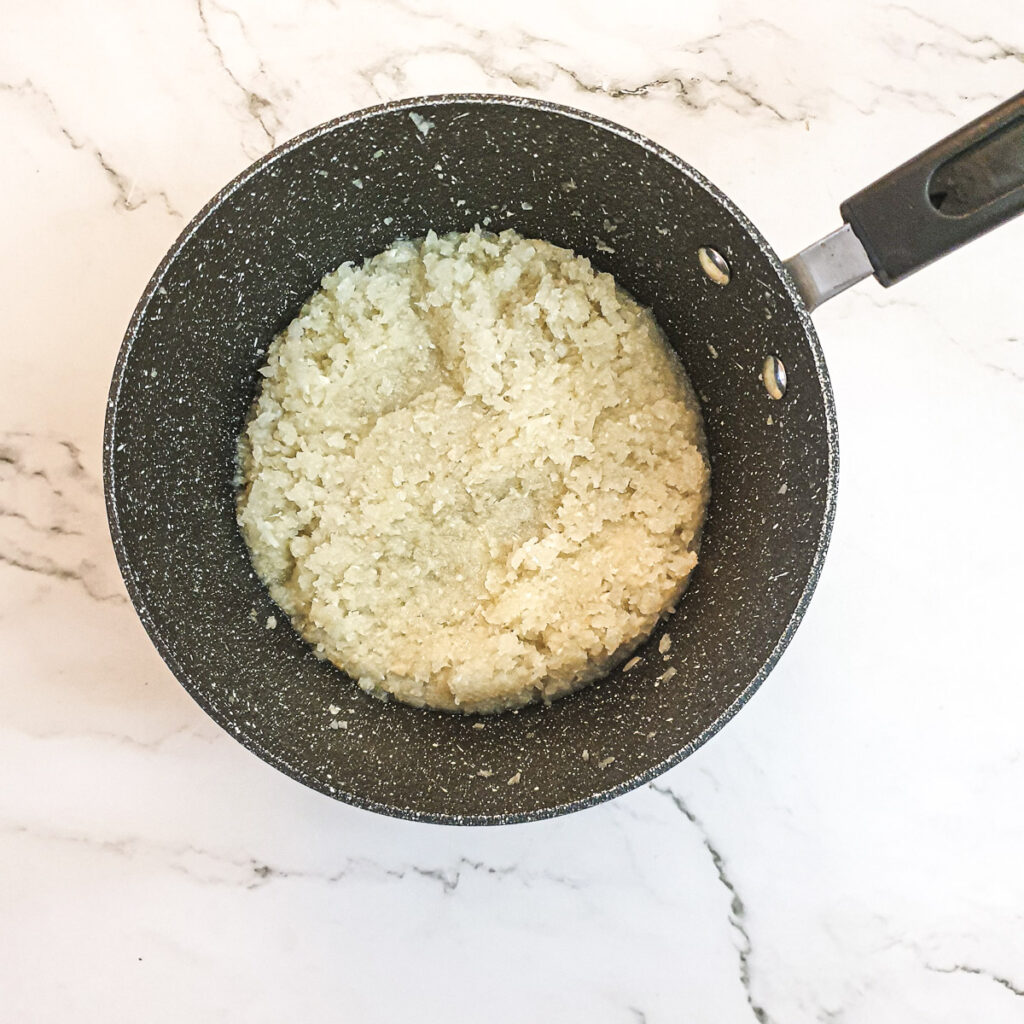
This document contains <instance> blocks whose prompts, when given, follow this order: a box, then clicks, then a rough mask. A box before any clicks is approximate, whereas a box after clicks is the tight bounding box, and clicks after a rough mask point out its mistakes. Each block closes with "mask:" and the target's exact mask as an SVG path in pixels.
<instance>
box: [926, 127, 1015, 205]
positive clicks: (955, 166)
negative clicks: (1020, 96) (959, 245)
mask: <svg viewBox="0 0 1024 1024" xmlns="http://www.w3.org/2000/svg"><path fill="white" fill-rule="evenodd" d="M1019 188H1024V117H1019V118H1017V119H1016V120H1015V121H1011V122H1010V123H1009V124H1007V125H1004V126H1003V127H1002V128H1000V129H999V131H997V132H995V133H994V134H992V135H990V136H989V137H988V138H987V139H983V140H982V141H981V142H977V143H975V144H974V145H973V146H971V147H969V148H968V149H965V150H964V151H963V152H962V153H957V155H956V156H954V157H952V158H950V159H949V160H947V161H946V162H945V163H944V164H940V165H939V166H938V167H937V168H936V169H935V172H934V173H933V174H932V176H931V178H930V179H929V181H928V201H929V202H930V203H931V204H932V207H933V208H934V209H935V210H936V211H937V212H938V213H940V214H942V216H943V217H966V216H968V215H969V214H972V213H975V212H977V211H978V210H980V209H981V208H982V207H983V206H986V205H988V204H989V203H991V202H994V201H995V200H997V199H1001V198H1003V197H1004V196H1007V195H1009V194H1010V193H1011V192H1014V191H1016V190H1017V189H1019Z"/></svg>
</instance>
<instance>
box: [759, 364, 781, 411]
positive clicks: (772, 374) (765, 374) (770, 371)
mask: <svg viewBox="0 0 1024 1024" xmlns="http://www.w3.org/2000/svg"><path fill="white" fill-rule="evenodd" d="M761 380H763V381H764V389H765V391H767V392H768V394H769V395H771V396H772V398H774V399H775V400H776V401H778V399H780V398H781V397H782V396H783V395H784V394H785V393H786V368H785V366H783V365H782V360H781V359H780V358H779V357H778V356H766V357H765V360H764V366H763V367H762V368H761Z"/></svg>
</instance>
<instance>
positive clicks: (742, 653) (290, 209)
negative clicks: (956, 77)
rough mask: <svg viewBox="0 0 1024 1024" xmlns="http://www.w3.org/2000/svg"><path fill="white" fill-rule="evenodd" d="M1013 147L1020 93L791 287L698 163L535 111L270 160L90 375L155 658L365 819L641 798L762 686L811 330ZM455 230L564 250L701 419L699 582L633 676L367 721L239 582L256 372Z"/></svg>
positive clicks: (938, 242)
mask: <svg viewBox="0 0 1024 1024" xmlns="http://www.w3.org/2000/svg"><path fill="white" fill-rule="evenodd" d="M1022 143H1024V94H1022V95H1021V96H1018V97H1017V98H1016V99H1014V100H1011V101H1010V102H1009V103H1006V104H1004V105H1003V106H1002V107H1000V108H998V109H997V110H995V111H993V112H992V113H991V114H989V115H987V116H986V117H985V118H982V119H981V120H980V121H978V122H975V123H974V124H972V125H970V126H968V127H967V128H966V129H964V130H963V131H961V132H959V133H957V134H956V135H955V136H953V137H952V138H950V139H948V140H946V141H945V142H943V143H940V144H939V145H938V146H937V147H935V148H934V149H932V150H930V151H929V152H927V153H925V154H923V155H922V156H921V157H919V158H917V159H916V160H913V161H911V162H910V163H908V164H906V165H905V166H904V167H902V168H900V169H899V170H897V171H895V172H893V173H892V174H891V175H889V176H888V177H886V178H883V179H882V180H880V181H879V182H877V183H876V184H874V185H872V186H871V187H870V188H868V189H867V190H865V191H864V192H862V193H860V194H859V195H857V196H855V197H854V198H853V199H851V200H849V202H848V203H846V204H845V205H844V206H843V208H842V213H843V219H844V222H845V226H844V228H842V229H840V231H838V232H836V233H835V234H834V235H832V236H829V238H827V239H824V240H822V242H820V243H818V244H817V245H815V246H812V247H811V248H810V249H808V250H805V251H804V253H802V254H800V256H798V257H795V258H794V259H793V260H792V261H790V262H789V264H788V268H787V265H784V264H783V262H782V261H781V260H779V258H778V257H777V256H776V255H775V253H774V252H773V251H772V249H771V247H770V246H769V245H768V243H767V242H766V241H765V240H764V239H763V238H762V237H761V235H760V233H759V232H758V231H757V229H756V228H755V227H754V226H753V225H752V224H751V223H750V222H749V221H748V220H747V219H746V217H744V216H743V214H742V213H741V212H740V211H739V210H738V209H737V208H736V207H735V206H734V205H733V203H732V202H730V200H729V199H728V198H726V196H724V195H723V194H722V193H721V192H719V191H718V189H716V188H715V187H714V186H713V185H712V184H711V183H710V182H708V181H706V180H705V179H704V178H703V177H702V176H701V175H700V174H699V173H698V172H697V171H695V170H694V169H693V168H691V167H689V166H688V165H687V164H685V163H683V162H682V161H681V160H679V159H678V158H677V157H675V156H673V155H672V154H671V153H668V152H666V151H665V150H664V149H661V148H660V147H658V146H656V145H654V144H653V143H651V142H650V141H648V140H647V139H644V138H642V137H640V136H638V135H636V134H635V133H633V132H631V131H628V130H627V129H625V128H622V127H620V126H619V125H616V124H612V123H610V122H607V121H603V120H601V119H600V118H596V117H592V116H591V115H589V114H585V113H582V112H580V111H578V110H572V109H569V108H565V107H559V106H555V105H553V104H550V103H543V102H538V101H534V100H526V99H519V98H512V97H503V96H476V95H455V96H440V97H432V98H428V99H419V100H406V101H401V102H397V103H390V104H386V105H384V106H380V107H375V108H373V109H370V110H365V111H362V112H360V113H357V114H353V115H351V116H349V117H344V118H340V119H339V120H337V121H332V122H330V123H328V124H325V125H322V126H321V127H319V128H315V129H313V130H312V131H310V132H307V133H306V134H305V135H302V136H300V137H298V138H296V139H294V140H292V141H291V142H288V143H286V144H285V145H283V146H281V147H279V148H278V149H276V150H274V151H273V152H272V153H270V154H269V155H268V156H266V157H265V158H263V159H262V160H260V161H258V162H257V163H256V164H254V165H253V166H252V167H251V168H249V170H247V171H245V172H244V173H243V174H242V175H240V176H239V177H238V178H236V179H235V180H234V181H233V182H231V184H230V185H228V186H227V187H226V188H224V189H223V191H221V192H220V193H219V194H218V195H217V196H215V197H214V198H213V200H211V202H210V203H209V204H208V205H207V206H206V207H205V208H204V209H203V210H202V211H201V212H200V213H199V215H198V216H197V217H196V218H195V219H194V220H193V221H192V223H191V224H189V226H188V227H187V228H186V229H185V231H184V232H183V233H182V235H181V237H180V238H179V239H178V240H177V241H176V242H175V244H174V246H173V247H172V248H171V250H170V252H169V253H168V254H167V256H166V257H165V258H164V260H163V262H162V263H161V264H160V266H159V267H158V268H157V271H156V273H155V274H154V275H153V278H152V280H151V281H150V283H149V285H148V287H147V288H146V291H145V294H144V295H143V296H142V299H141V301H140V302H139V305H138V308H137V309H136V311H135V314H134V316H133V317H132V320H131V324H130V325H129V327H128V331H127V334H126V336H125V339H124V344H123V346H122V348H121V352H120V356H119V358H118V360H117V366H116V369H115V371H114V377H113V382H112V385H111V390H110V398H109V403H108V409H107V419H106V434H105V440H104V470H105V483H106V498H107V510H108V514H109V520H110V529H111V534H112V536H113V541H114V547H115V549H116V552H117V558H118V561H119V563H120V566H121V571H122V573H123V574H124V579H125V583H126V585H127V587H128V592H129V593H130V595H131V598H132V601H133V602H134V604H135V607H136V608H137V610H138V613H139V615H140V617H141V619H142V622H143V623H144V625H145V627H146V629H147V630H148V631H149V634H150V636H151V637H152V639H153V642H154V643H155V644H156V646H157V648H158V649H159V651H160V653H161V654H162V656H163V658H164V660H165V661H166V662H167V664H168V665H169V666H170V668H171V670H172V671H173V672H174V674H175V675H176V676H177V678H178V679H179V680H180V681H181V683H182V685H183V686H184V687H185V688H186V689H187V690H188V691H189V693H191V694H192V696H193V697H194V698H195V699H196V700H197V701H198V702H199V704H200V705H201V706H202V707H203V708H204V709H205V710H206V711H207V712H208V713H209V714H210V715H211V716H212V717H213V718H214V719H215V720H216V721H217V722H219V723H220V724H221V725H222V726H223V727H224V728H225V729H227V730H228V731H229V732H230V733H231V734H232V735H234V736H235V737H236V738H237V739H238V740H239V741H240V742H241V743H243V744H244V745H245V746H246V747H248V748H249V749H250V750H252V751H253V752H254V753H256V754H257V755H259V756H260V757H261V758H263V759H264V760H266V761H268V762H270V763H271V764H273V765H275V766H276V767H277V768H279V769H281V770H282V771H284V772H286V773H287V774H289V775H291V776H293V777H294V778H296V779H298V780H299V781H301V782H303V783H305V784H306V785H308V786H311V787H313V788H315V789H318V790H320V791H322V792H324V793H327V794H330V795H331V796H333V797H336V798H337V799H339V800H344V801H348V802H349V803H353V804H357V805H359V806H362V807H366V808H370V809H372V810H376V811H381V812H384V813H387V814H393V815H399V816H402V817H407V818H415V819H421V820H427V821H436V822H447V823H453V824H497V823H503V822H514V821H524V820H528V819H535V818H543V817H548V816H551V815H556V814H561V813H565V812H567V811H572V810H575V809H578V808H581V807H585V806H587V805H589V804H593V803H596V802H598V801H600V800H605V799H607V798H609V797H612V796H615V795H616V794H619V793H623V792H625V791H626V790H629V789H631V788H632V787H634V786H637V785H640V784H641V783H643V782H645V781H647V780H649V779H652V778H654V777H655V776H656V775H658V774H659V773H660V772H663V771H664V770H665V769H666V768H668V767H670V766H671V765H673V764H675V763H676V762H678V761H679V760H681V759H682V758H684V757H686V756H687V755H688V754H690V753H691V752H692V751H693V750H695V749H696V748H697V747H699V746H700V745H701V744H702V743H704V742H705V741H706V740H707V739H708V738H709V737H710V736H712V735H713V734H714V733H715V732H717V731H718V730H719V729H720V728H721V727H722V726H723V725H724V724H725V723H726V722H727V721H728V720H729V719H730V718H731V717H732V716H733V715H734V714H735V713H736V711H737V710H738V709H739V708H740V707H741V706H742V705H743V704H744V703H745V702H746V701H747V700H748V699H749V698H750V696H751V694H752V693H753V692H754V691H755V690H756V689H757V688H758V686H759V685H760V684H761V682H762V680H763V679H764V678H765V677H766V676H767V675H768V673H769V671H770V670H771V669H772V667H773V666H774V664H775V663H776V661H777V660H778V659H779V656H780V655H781V654H782V652H783V650H784V649H785V647H786V645H787V644H788V642H789V640H790V638H791V637H792V635H793V631H794V630H795V629H796V627H797V624H798V623H799V621H800V618H801V616H802V615H803V612H804V609H805V608H806V606H807V602H808V601H809V599H810V596H811V592H812V591H813V589H814V586H815V582H816V580H817V578H818V574H819V572H820V569H821V564H822V560H823V558H824V556H825V549H826V546H827V544H828V538H829V530H830V526H831V523H832V515H833V510H834V507H835V498H836V475H837V465H838V462H837V460H838V452H837V448H836V421H835V414H834V411H833V406H832V395H831V391H830V388H829V382H828V376H827V373H826V369H825V363H824V360H823V358H822V353H821V349H820V347H819V345H818V339H817V337H816V336H815V333H814V328H813V327H812V325H811V321H810V318H809V316H808V309H809V308H810V307H812V306H813V305H815V304H816V303H817V302H819V301H822V300H823V299H824V298H827V297H828V296H829V295H830V294H834V293H835V292H836V291H838V290H840V289H841V288H842V287H845V286H847V285H849V284H850V283H852V282H853V281H855V280H857V279H859V278H860V277H864V276H867V274H869V273H874V274H875V276H876V277H877V278H879V280H881V281H882V283H883V284H886V285H888V284H890V283H892V282H893V281H896V280H898V279H899V278H900V277H902V276H904V275H906V274H908V273H910V272H912V271H913V270H915V269H917V268H918V267H920V266H923V265H924V264H925V263H927V262H929V261H930V260H932V259H934V258H935V257H936V256H939V255H941V254H942V253H944V252H947V251H949V250H950V249H952V248H954V247H956V246H957V245H959V244H961V243H963V242H965V241H967V240H968V239H970V238H972V237H974V236H976V235H978V234H980V233H981V232H982V231H984V230H986V229H988V228H990V227H992V226H994V225H995V224H996V223H997V222H999V221H1001V220H1006V219H1008V218H1009V217H1010V216H1012V215H1013V214H1014V213H1017V212H1020V210H1021V209H1022V206H1024V184H1022V183H1024V167H1022V159H1021V152H1022ZM475 224H482V225H485V226H487V227H489V228H490V229H491V230H494V231H500V230H502V229H504V228H509V227H511V228H515V229H516V230H518V231H519V232H520V233H521V234H523V235H526V236H532V237H537V238H543V239H546V240H547V241H550V242H553V243H555V244H557V245H561V246H567V247H569V248H571V249H574V250H575V251H576V252H577V253H580V254H583V255H586V256H587V257H589V258H590V259H591V260H592V262H593V263H594V264H595V265H596V266H597V267H598V268H600V269H602V270H607V271H610V272H611V273H613V274H614V275H615V277H616V279H617V280H618V281H619V282H620V283H621V284H622V285H623V286H624V287H625V288H627V289H628V290H629V291H630V292H632V293H633V295H634V296H636V298H637V299H638V300H639V301H640V302H641V303H643V304H645V305H648V306H650V307H651V308H652V309H653V311H654V314H655V316H656V317H657V319H658V321H659V323H660V324H661V325H662V327H663V328H664V330H665V332H666V334H667V336H668V338H669V339H670V341H671V343H672V345H673V346H674V347H675V348H676V349H677V350H678V352H679V354H680V356H681V357H682V360H683V363H684V364H685V366H686V367H687V369H688V371H689V373H690V376H691V378H692V380H693V382H694V385H695V387H696V389H697V391H698V392H699V394H700V397H701V399H702V402H703V407H704V415H705V418H706V427H707V437H708V443H709V448H710V453H711V460H712V469H713V498H712V502H711V507H710V509H709V514H708V519H707V527H706V530H705V533H704V538H703V547H702V550H701V561H700V566H699V568H698V570H697V572H696V574H695V577H694V579H693V582H692V585H691V586H690V588H689V591H688V592H687V594H686V595H685V597H684V599H683V600H682V601H681V602H680V604H679V607H678V609H677V611H676V612H675V613H674V614H672V615H670V616H669V617H668V618H667V619H665V620H664V621H663V623H662V624H661V626H660V627H659V628H658V629H657V630H656V631H655V633H654V635H653V636H652V637H651V638H650V640H649V641H648V642H647V643H646V644H645V645H644V646H643V647H642V648H641V649H640V651H639V652H638V653H639V655H640V657H641V661H640V662H639V664H637V665H636V666H635V667H634V668H633V669H632V670H631V671H629V672H628V673H624V671H623V670H621V669H620V670H617V671H614V672H612V673H610V674H609V675H608V676H607V677H606V678H604V679H602V680H600V681H599V682H597V683H595V684H594V685H592V686H590V687H588V688H586V689H584V690H582V691H581V692H578V693H576V694H575V695H572V696H570V697H567V698H565V699H563V700H560V701H557V702H556V703H555V704H553V705H552V706H550V707H542V706H538V707H530V708H527V709H524V710H522V711H520V712H515V713H506V714H502V715H497V716H491V717H484V718H480V717H476V716H459V715H451V714H445V713H441V712H432V711H425V710H416V709H413V708H411V707H407V706H405V705H403V704H399V703H396V702H391V703H386V704H385V703H381V702H379V701H377V700H375V699H373V698H371V697H368V696H366V695H365V694H364V693H363V692H362V691H360V690H359V689H358V687H357V686H356V685H355V684H354V683H353V682H352V681H351V680H350V679H349V678H348V677H347V676H345V675H344V674H342V673H341V672H340V671H339V670H337V669H336V668H334V667H333V666H332V665H330V664H329V663H326V662H324V661H321V660H318V659H317V658H316V657H315V656H314V654H313V652H312V650H311V648H310V647H309V646H308V645H307V644H306V643H305V642H304V641H303V640H302V639H301V638H300V637H299V636H298V635H297V634H296V633H295V632H294V631H293V630H292V629H291V628H290V626H289V625H288V621H287V618H286V617H285V616H283V615H281V614H280V613H276V609H275V606H274V604H273V603H272V601H271V600H270V598H269V596H268V594H267V591H266V589H265V588H264V587H263V585H262V584H261V583H260V581H259V580H258V579H257V578H256V576H255V575H254V574H253V571H252V569H251V566H250V562H249V557H248V553H247V550H246V547H245V545H244V543H243V541H242V538H241V536H240V535H239V532H238V529H237V528H236V525H235V504H234V501H235V484H234V481H233V477H234V474H235V463H234V456H235V439H236V437H237V436H238V434H239V431H240V429H241V427H242V424H243V422H244V420H245V416H246V412H247V410H248V408H249V405H250V403H251V401H252V399H253V396H254V393H255V389H256V382H257V372H256V371H257V369H258V367H259V366H260V365H261V363H262V361H263V358H264V353H265V352H266V349H267V346H268V344H269V342H270V340H271V339H272V337H273V336H274V334H275V333H276V332H277V331H279V330H280V329H281V328H283V327H284V326H285V325H286V324H287V323H288V322H289V320H291V319H292V318H293V317H294V316H295V315H296V313H297V312H298V310H299V308H300V306H301V305H302V303H303V301H304V300H305V299H306V298H307V297H308V296H309V294H310V293H311V292H313V291H314V290H315V289H316V288H317V287H318V284H319V281H320V278H321V277H322V276H323V274H324V273H326V272H327V271H329V270H331V269H333V268H335V267H337V266H338V265H339V264H340V263H342V262H343V261H345V260H361V259H363V258H364V257H368V256H371V255H373V254H375V253H377V252H379V251H380V250H382V249H384V248H386V247H387V246H388V245H389V244H390V243H391V242H392V241H393V240H394V239H395V238H397V237H400V236H404V237H416V236H421V235H423V234H425V233H426V232H427V230H428V229H433V230H434V231H437V232H438V233H441V232H445V231H453V230H458V231H466V230H469V229H470V228H472V227H473V225H475ZM766 361H767V362H766ZM275 613H276V617H277V619H278V621H279V623H280V625H279V626H278V627H277V628H276V629H267V628H266V624H267V620H268V617H270V616H272V615H275ZM664 635H667V636H669V637H670V638H671V647H670V649H669V651H668V652H667V654H664V655H663V654H662V653H660V652H659V642H660V641H661V640H662V637H663V636H664ZM670 669H671V670H674V671H669V670H670ZM332 705H333V706H334V708H335V709H336V710H335V713H333V714H332V713H331V711H330V710H329V708H330V707H331V706H332Z"/></svg>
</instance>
